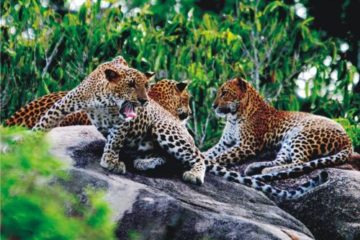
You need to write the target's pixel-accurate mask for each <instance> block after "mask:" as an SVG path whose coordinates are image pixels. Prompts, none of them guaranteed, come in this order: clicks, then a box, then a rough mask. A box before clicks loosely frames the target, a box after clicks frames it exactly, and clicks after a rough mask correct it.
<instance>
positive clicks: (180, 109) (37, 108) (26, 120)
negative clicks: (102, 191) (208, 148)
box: [5, 79, 192, 128]
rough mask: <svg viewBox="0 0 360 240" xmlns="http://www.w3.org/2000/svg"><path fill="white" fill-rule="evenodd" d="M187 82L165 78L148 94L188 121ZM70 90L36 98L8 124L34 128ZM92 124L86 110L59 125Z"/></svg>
mask: <svg viewBox="0 0 360 240" xmlns="http://www.w3.org/2000/svg"><path fill="white" fill-rule="evenodd" d="M186 87H187V83H186V82H176V81H174V80H167V79H163V80H161V81H158V82H157V83H155V84H152V85H151V86H150V89H149V91H148V96H149V97H150V98H152V99H153V100H155V101H156V102H158V103H159V104H160V105H161V106H162V107H163V108H165V109H166V110H168V111H169V112H170V113H172V114H173V115H174V116H176V117H179V119H180V120H182V121H184V122H186V120H187V118H188V117H189V115H191V114H192V113H191V109H190V106H189V98H190V95H189V92H188V91H185V89H186ZM67 93H68V91H62V92H55V93H50V94H48V95H45V96H43V97H41V98H39V99H36V100H34V101H32V102H30V103H29V104H27V105H25V106H24V107H22V108H21V109H20V110H19V111H17V112H15V114H14V115H13V116H11V117H10V118H9V119H7V120H6V121H5V124H6V126H23V127H27V128H33V127H34V126H35V124H36V123H37V122H38V121H39V120H40V118H41V116H43V115H44V114H45V113H46V111H47V110H49V109H50V108H51V107H52V106H53V105H54V104H55V103H56V102H57V101H59V100H60V99H62V98H63V97H65V96H66V94H67ZM73 125H91V121H90V119H89V118H88V116H87V114H86V112H84V111H80V112H75V113H70V114H68V115H66V116H65V117H64V119H63V120H62V121H60V123H59V126H62V127H63V126H73Z"/></svg>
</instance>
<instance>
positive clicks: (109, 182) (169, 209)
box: [47, 126, 314, 239]
mask: <svg viewBox="0 0 360 240" xmlns="http://www.w3.org/2000/svg"><path fill="white" fill-rule="evenodd" d="M47 136H48V139H49V141H50V142H51V143H52V146H53V147H52V148H51V152H52V153H53V154H54V155H55V156H58V157H59V158H61V159H64V161H65V162H67V163H69V164H70V166H69V168H70V170H68V172H69V175H70V177H71V178H70V180H69V181H68V182H65V183H64V185H65V187H66V188H67V189H69V190H70V191H72V192H75V193H77V194H78V195H79V196H80V198H81V199H82V200H83V201H84V202H86V194H85V193H84V189H85V188H87V187H93V188H98V189H102V190H105V192H106V195H105V198H106V200H107V201H108V202H109V204H110V206H111V208H112V212H113V218H114V220H115V221H118V223H119V224H118V227H117V230H116V234H117V236H118V238H119V239H128V237H129V234H131V233H132V232H135V233H137V234H139V235H140V236H142V238H143V239H314V238H313V235H312V234H311V232H310V231H309V230H308V229H307V228H306V226H304V225H303V224H302V223H301V222H300V221H298V220H297V219H295V218H294V217H292V216H291V215H289V214H288V213H286V212H285V211H283V210H281V209H280V208H279V207H277V206H276V205H275V203H274V202H272V201H271V200H269V199H268V198H267V197H266V196H265V195H263V194H262V193H261V192H257V191H255V190H253V189H251V188H248V187H245V186H243V185H240V184H235V183H230V182H226V181H224V180H222V179H220V178H218V177H215V176H208V177H207V178H206V181H205V184H204V185H202V186H195V185H191V184H187V183H184V182H182V180H181V171H179V170H178V169H179V167H178V166H176V165H168V166H164V167H163V168H162V169H159V170H155V171H153V172H149V173H139V172H138V173H136V172H131V171H130V172H129V173H127V174H125V175H124V176H120V175H115V174H110V173H107V172H106V171H104V170H103V169H101V167H100V166H99V161H100V157H101V154H102V150H103V147H104V138H103V137H102V136H101V135H100V134H99V133H98V132H97V131H96V130H95V128H93V127H91V126H81V127H76V126H74V127H64V128H56V129H53V130H52V131H51V132H50V133H49V134H48V135H47ZM122 157H124V159H125V158H126V156H122ZM128 165H130V164H128ZM129 169H130V170H131V167H129Z"/></svg>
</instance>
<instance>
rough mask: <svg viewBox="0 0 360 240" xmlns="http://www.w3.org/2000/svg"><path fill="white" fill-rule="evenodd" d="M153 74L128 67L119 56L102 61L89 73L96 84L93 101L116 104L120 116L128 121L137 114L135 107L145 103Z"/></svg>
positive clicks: (110, 104)
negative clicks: (108, 60)
mask: <svg viewBox="0 0 360 240" xmlns="http://www.w3.org/2000/svg"><path fill="white" fill-rule="evenodd" d="M153 75H154V74H153V73H150V74H148V73H142V72H140V71H138V70H136V69H135V68H131V67H129V66H128V64H127V63H126V61H125V60H124V58H122V57H121V56H119V57H117V58H115V59H114V60H112V61H111V62H106V63H103V64H101V65H100V66H99V67H98V68H97V69H96V70H95V71H94V72H93V73H92V74H91V77H92V78H95V80H96V85H97V87H96V90H95V92H94V95H95V101H102V103H103V104H102V105H109V106H112V105H116V106H118V107H119V109H120V118H122V119H124V120H125V121H130V120H132V119H134V118H136V116H137V115H136V108H137V107H138V106H144V105H145V104H146V103H147V101H148V96H147V93H146V92H147V88H148V82H149V79H150V78H151V77H152V76H153Z"/></svg>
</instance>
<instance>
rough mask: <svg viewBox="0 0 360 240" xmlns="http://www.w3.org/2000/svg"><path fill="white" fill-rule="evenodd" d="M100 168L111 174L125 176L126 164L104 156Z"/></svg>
mask: <svg viewBox="0 0 360 240" xmlns="http://www.w3.org/2000/svg"><path fill="white" fill-rule="evenodd" d="M100 166H101V167H103V168H105V169H107V170H108V171H110V172H114V173H120V174H125V173H126V166H125V163H124V162H122V161H119V160H118V159H115V158H109V157H106V156H103V158H102V159H101V162H100Z"/></svg>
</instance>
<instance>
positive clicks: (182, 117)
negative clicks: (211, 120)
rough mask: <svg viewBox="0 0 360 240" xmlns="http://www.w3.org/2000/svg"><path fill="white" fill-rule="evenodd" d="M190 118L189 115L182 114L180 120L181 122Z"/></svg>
mask: <svg viewBox="0 0 360 240" xmlns="http://www.w3.org/2000/svg"><path fill="white" fill-rule="evenodd" d="M188 116H189V115H188V114H187V113H181V114H180V115H179V118H180V120H184V119H186V118H187V117H188Z"/></svg>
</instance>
